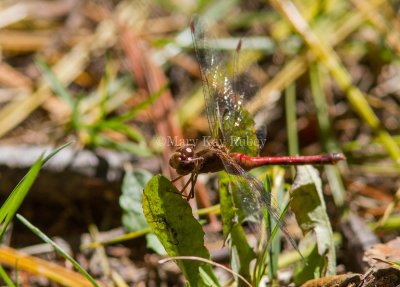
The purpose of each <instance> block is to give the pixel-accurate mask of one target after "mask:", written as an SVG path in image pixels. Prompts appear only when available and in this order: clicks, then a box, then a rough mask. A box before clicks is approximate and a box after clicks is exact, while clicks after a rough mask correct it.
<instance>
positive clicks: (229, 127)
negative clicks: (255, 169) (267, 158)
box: [223, 109, 259, 156]
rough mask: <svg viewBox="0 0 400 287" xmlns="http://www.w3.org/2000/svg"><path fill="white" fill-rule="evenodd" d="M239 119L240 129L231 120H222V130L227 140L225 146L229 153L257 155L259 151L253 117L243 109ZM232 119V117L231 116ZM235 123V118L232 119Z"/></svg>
mask: <svg viewBox="0 0 400 287" xmlns="http://www.w3.org/2000/svg"><path fill="white" fill-rule="evenodd" d="M239 113H240V115H239V117H241V122H240V128H238V127H237V126H236V125H235V124H234V123H232V120H228V119H227V120H224V121H223V124H224V127H223V130H224V133H225V134H227V135H228V137H229V138H227V139H226V140H227V141H228V142H227V143H226V145H227V146H228V147H229V149H230V152H239V153H244V154H247V155H253V156H255V155H257V154H258V150H259V142H258V139H257V136H256V130H255V127H254V120H253V117H252V116H251V115H250V113H249V112H248V111H246V110H245V109H240V111H239ZM227 117H228V115H227ZM231 118H232V116H231ZM233 119H234V120H235V121H236V117H233Z"/></svg>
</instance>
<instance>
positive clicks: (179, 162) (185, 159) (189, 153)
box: [169, 145, 195, 175]
mask: <svg viewBox="0 0 400 287" xmlns="http://www.w3.org/2000/svg"><path fill="white" fill-rule="evenodd" d="M193 158H194V149H193V146H190V145H186V146H182V147H180V148H178V149H177V150H176V152H174V153H173V154H172V155H171V158H170V159H169V165H170V166H171V167H173V168H174V169H176V171H177V173H178V174H180V175H186V174H189V173H191V172H192V171H193V169H194V167H195V162H194V161H193Z"/></svg>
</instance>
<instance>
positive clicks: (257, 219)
mask: <svg viewBox="0 0 400 287" xmlns="http://www.w3.org/2000/svg"><path fill="white" fill-rule="evenodd" d="M221 157H222V162H223V163H224V167H225V170H226V171H227V172H228V173H229V174H228V176H229V178H230V181H231V182H232V184H231V190H232V192H233V194H232V195H233V196H234V198H235V203H237V205H238V206H237V207H238V208H239V209H240V210H241V213H243V218H240V220H242V221H247V222H251V223H252V224H255V225H256V226H257V227H258V226H259V225H261V223H262V220H263V216H264V212H263V209H264V208H266V209H267V210H268V213H269V215H270V216H271V218H272V219H273V220H274V221H275V222H276V223H277V224H278V226H279V228H280V229H281V231H282V232H283V233H284V234H285V236H286V237H287V239H288V240H289V241H290V243H291V244H292V245H293V247H294V248H296V249H297V245H296V242H295V241H294V239H293V238H292V237H291V236H290V234H289V232H288V231H287V229H286V227H285V222H284V219H282V218H280V216H281V212H280V211H279V208H278V207H277V206H278V205H277V202H276V200H275V199H274V198H273V197H272V195H271V193H269V192H267V191H266V190H265V189H264V186H263V185H262V184H261V183H260V182H259V181H258V180H257V179H256V178H255V177H253V176H252V175H251V174H249V173H248V172H246V171H245V170H244V169H243V168H242V167H241V166H240V165H238V164H237V163H236V162H235V161H234V160H233V159H232V158H231V157H229V155H225V154H221ZM257 227H256V228H257ZM260 231H261V230H257V232H260Z"/></svg>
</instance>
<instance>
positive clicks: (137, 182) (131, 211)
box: [119, 169, 166, 255]
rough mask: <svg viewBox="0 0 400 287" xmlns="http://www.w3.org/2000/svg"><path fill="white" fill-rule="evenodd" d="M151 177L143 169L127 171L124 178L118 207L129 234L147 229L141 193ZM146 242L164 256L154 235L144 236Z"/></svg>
mask: <svg viewBox="0 0 400 287" xmlns="http://www.w3.org/2000/svg"><path fill="white" fill-rule="evenodd" d="M152 176H153V175H152V174H151V173H150V172H148V171H146V170H144V169H137V170H132V171H128V172H127V173H126V174H125V176H124V179H123V181H122V194H121V196H120V197H119V205H120V206H121V208H122V225H123V226H124V227H125V229H126V230H128V231H129V232H134V231H139V230H143V229H145V228H147V227H149V225H148V223H147V221H146V218H145V217H144V214H143V208H142V193H143V189H144V187H145V186H146V184H147V183H148V182H149V180H150V179H151V177H152ZM146 242H147V247H148V248H151V249H152V250H154V251H155V252H157V253H158V254H160V255H165V254H166V251H165V249H164V247H163V246H162V244H161V242H160V241H159V240H158V238H157V237H156V236H155V235H154V234H151V233H150V234H146Z"/></svg>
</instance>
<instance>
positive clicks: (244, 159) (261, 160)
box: [230, 153, 345, 170]
mask: <svg viewBox="0 0 400 287" xmlns="http://www.w3.org/2000/svg"><path fill="white" fill-rule="evenodd" d="M230 156H231V157H233V158H234V159H235V160H236V162H237V163H238V164H240V165H241V166H242V167H243V168H244V169H245V170H250V169H252V168H256V167H259V166H263V165H304V164H312V165H319V164H335V163H337V162H338V161H340V160H344V159H345V156H344V155H343V154H341V153H331V154H320V155H307V156H301V155H299V156H248V155H245V154H241V153H232V154H230Z"/></svg>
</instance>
